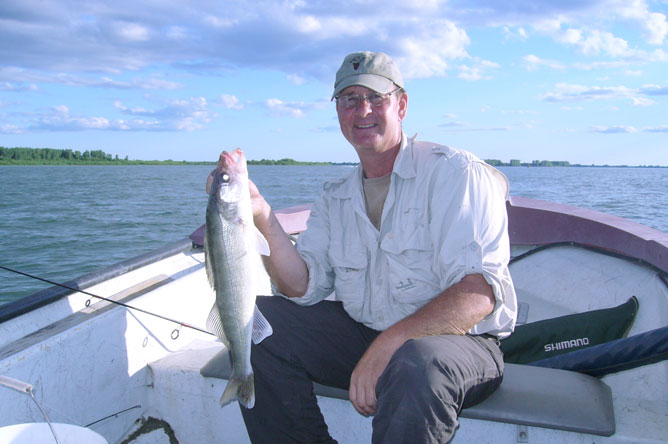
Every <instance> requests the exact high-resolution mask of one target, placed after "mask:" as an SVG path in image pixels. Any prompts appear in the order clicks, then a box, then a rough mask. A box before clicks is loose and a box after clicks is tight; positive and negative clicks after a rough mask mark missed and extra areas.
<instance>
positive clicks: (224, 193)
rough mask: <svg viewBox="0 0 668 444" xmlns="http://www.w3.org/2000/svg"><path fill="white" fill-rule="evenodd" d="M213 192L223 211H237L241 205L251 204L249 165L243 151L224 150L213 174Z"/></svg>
mask: <svg viewBox="0 0 668 444" xmlns="http://www.w3.org/2000/svg"><path fill="white" fill-rule="evenodd" d="M211 193H213V194H215V199H216V201H217V202H218V205H219V206H220V208H221V209H222V210H223V213H224V214H225V213H226V212H228V213H233V212H234V213H236V212H238V211H239V210H240V208H239V207H240V206H244V205H246V204H248V205H250V194H249V189H248V167H247V166H246V157H245V156H244V153H243V151H241V150H240V149H238V148H237V149H236V150H234V151H232V152H231V153H228V152H227V151H223V154H221V156H220V161H219V162H218V166H217V167H216V170H215V171H214V174H213V185H212V187H211Z"/></svg>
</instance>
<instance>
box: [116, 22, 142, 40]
mask: <svg viewBox="0 0 668 444" xmlns="http://www.w3.org/2000/svg"><path fill="white" fill-rule="evenodd" d="M113 28H114V31H115V32H116V34H117V35H118V36H119V37H120V38H121V39H123V40H126V41H128V42H144V41H146V40H148V39H149V30H148V28H146V27H145V26H143V25H140V24H139V23H129V22H117V23H115V24H114V25H113Z"/></svg>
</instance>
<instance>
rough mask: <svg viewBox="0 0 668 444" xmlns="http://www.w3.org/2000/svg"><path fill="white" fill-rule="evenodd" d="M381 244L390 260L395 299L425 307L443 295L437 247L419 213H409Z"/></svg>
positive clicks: (392, 292)
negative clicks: (436, 268)
mask: <svg viewBox="0 0 668 444" xmlns="http://www.w3.org/2000/svg"><path fill="white" fill-rule="evenodd" d="M408 216H409V217H403V218H401V220H400V221H399V224H396V225H395V226H396V229H394V230H393V231H392V232H391V233H388V234H387V236H385V238H384V239H383V240H382V241H381V244H380V248H381V250H382V252H383V254H384V255H385V256H386V258H387V263H388V272H389V276H388V279H389V284H390V285H389V287H390V292H391V294H392V299H393V300H394V301H395V302H397V303H399V304H402V303H405V304H412V305H414V306H416V307H419V306H421V305H423V304H424V303H426V302H428V301H429V300H431V299H432V298H433V297H434V296H436V295H437V294H438V293H440V289H439V287H438V276H436V274H435V273H434V272H433V271H432V263H433V256H434V248H433V244H432V241H431V236H430V233H429V227H428V225H427V224H426V223H425V222H424V220H423V218H422V217H420V216H421V214H420V212H418V211H415V212H412V213H409V214H408Z"/></svg>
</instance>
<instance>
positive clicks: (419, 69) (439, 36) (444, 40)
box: [396, 20, 471, 78]
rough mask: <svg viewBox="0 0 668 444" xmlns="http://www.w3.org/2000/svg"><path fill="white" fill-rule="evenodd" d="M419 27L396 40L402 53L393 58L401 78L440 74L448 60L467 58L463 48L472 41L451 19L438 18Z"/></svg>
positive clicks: (445, 68) (446, 67) (444, 69)
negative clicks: (412, 32)
mask: <svg viewBox="0 0 668 444" xmlns="http://www.w3.org/2000/svg"><path fill="white" fill-rule="evenodd" d="M419 29H420V32H419V33H417V34H410V35H406V36H404V37H403V38H400V39H399V41H398V49H399V52H400V54H402V55H400V56H399V57H396V61H397V64H398V65H399V67H400V69H401V72H402V74H403V75H404V77H406V78H425V77H432V76H441V75H444V74H445V72H446V70H447V69H448V60H453V59H459V58H469V57H470V56H469V54H468V53H467V52H466V49H465V48H466V46H468V45H469V44H470V43H471V40H470V39H469V37H468V35H467V34H466V31H464V30H463V29H461V28H459V27H458V26H457V25H456V24H454V23H453V22H450V21H447V20H441V21H437V22H435V23H433V24H432V25H431V26H421V27H420V28H419Z"/></svg>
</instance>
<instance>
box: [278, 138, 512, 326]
mask: <svg viewBox="0 0 668 444" xmlns="http://www.w3.org/2000/svg"><path fill="white" fill-rule="evenodd" d="M362 174H363V171H362V167H361V166H358V167H357V168H356V169H355V171H354V172H353V173H352V174H351V175H350V176H349V177H347V178H346V179H342V180H339V181H333V182H328V183H326V184H325V185H324V191H323V193H322V195H321V196H320V198H319V199H318V200H317V201H316V202H315V203H314V205H313V207H312V209H311V215H310V217H309V219H308V223H307V230H306V231H304V232H303V233H301V235H300V236H299V240H298V242H297V250H298V251H299V254H300V255H301V256H302V258H303V259H304V260H305V261H306V264H307V267H308V271H309V283H308V290H307V291H306V294H305V295H304V296H303V297H301V298H292V299H291V300H293V301H294V302H296V303H298V304H301V305H311V304H315V303H317V302H319V301H321V300H323V299H325V298H326V297H327V296H329V295H330V294H331V293H332V291H334V292H335V298H336V299H337V300H339V301H341V302H342V303H343V306H344V308H345V310H346V311H347V312H348V314H349V315H350V316H351V317H352V318H353V319H355V320H357V321H358V322H362V323H364V324H365V325H367V326H368V327H370V328H373V329H375V330H384V329H386V328H388V327H389V326H391V325H392V324H394V323H396V322H397V321H399V320H401V319H403V318H404V317H406V316H408V315H410V314H412V313H413V312H415V311H416V310H417V309H418V308H420V307H421V306H423V305H424V304H426V303H427V302H429V301H430V300H431V299H433V298H434V297H436V296H438V295H439V294H440V293H441V292H442V291H443V290H445V289H447V288H448V287H450V286H452V285H453V284H456V283H457V282H459V281H460V280H461V279H462V278H463V277H464V276H465V275H467V274H481V275H483V276H484V277H485V279H486V281H487V282H488V283H489V284H490V285H491V286H492V288H493V289H494V295H495V297H496V305H495V308H494V310H493V312H492V313H491V314H490V315H489V316H487V317H486V318H485V319H483V320H482V321H481V322H479V323H478V324H477V325H475V326H474V327H473V328H472V329H471V330H470V331H469V333H471V334H483V333H489V334H492V335H495V336H498V337H500V338H503V337H505V336H507V335H509V334H510V333H511V332H512V330H513V328H514V325H515V319H516V314H517V300H516V297H515V290H514V288H513V283H512V280H511V277H510V273H509V271H508V260H509V258H510V246H509V239H508V229H507V228H508V226H507V223H508V221H507V214H506V205H505V203H506V199H507V197H508V181H507V179H506V178H505V176H504V175H503V174H502V173H501V172H500V171H498V170H496V169H495V168H493V167H491V166H490V165H488V164H486V163H484V162H482V161H481V160H479V159H478V158H476V157H475V156H473V155H472V154H470V153H468V152H465V151H460V150H455V149H452V148H448V147H446V146H442V145H437V144H434V143H430V142H420V141H415V140H414V138H413V139H407V138H406V135H405V134H404V135H403V137H402V144H401V151H400V153H399V154H398V156H397V159H396V160H395V164H394V169H393V171H392V177H391V183H390V189H389V192H388V195H387V198H386V200H385V205H384V208H383V213H382V217H381V225H380V231H379V230H377V229H376V228H375V227H374V226H373V224H372V223H371V222H370V220H369V218H368V216H367V214H366V209H365V201H364V192H363V188H362Z"/></svg>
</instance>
